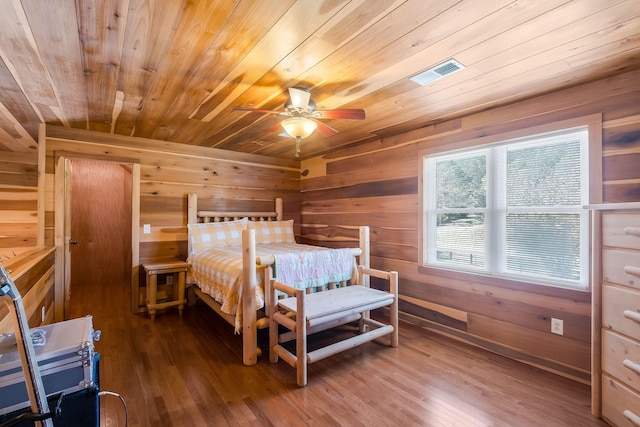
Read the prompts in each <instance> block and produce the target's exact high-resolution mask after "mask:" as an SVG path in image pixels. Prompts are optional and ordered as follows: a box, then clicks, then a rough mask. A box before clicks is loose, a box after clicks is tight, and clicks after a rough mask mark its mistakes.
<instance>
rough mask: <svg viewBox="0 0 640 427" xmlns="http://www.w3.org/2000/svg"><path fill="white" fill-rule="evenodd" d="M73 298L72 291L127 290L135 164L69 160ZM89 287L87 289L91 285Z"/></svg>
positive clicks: (129, 278) (69, 293)
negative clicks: (132, 170)
mask: <svg viewBox="0 0 640 427" xmlns="http://www.w3.org/2000/svg"><path fill="white" fill-rule="evenodd" d="M69 181H70V182H69V189H68V198H69V204H68V206H69V215H70V218H69V234H68V238H69V256H70V260H68V262H69V266H70V274H69V275H70V278H69V288H70V289H69V290H68V295H67V297H68V298H69V297H70V295H72V294H73V292H74V291H75V292H80V291H87V290H91V289H93V290H97V289H98V287H104V286H109V289H110V291H115V292H127V293H128V292H129V282H130V280H131V257H132V250H131V238H132V236H131V234H132V232H131V184H132V172H131V165H128V164H119V163H110V162H103V161H92V160H71V167H70V179H69ZM87 287H88V289H87Z"/></svg>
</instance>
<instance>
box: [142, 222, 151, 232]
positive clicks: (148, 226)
mask: <svg viewBox="0 0 640 427" xmlns="http://www.w3.org/2000/svg"><path fill="white" fill-rule="evenodd" d="M142 232H143V233H144V234H151V224H144V225H143V226H142Z"/></svg>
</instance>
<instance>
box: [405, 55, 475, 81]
mask: <svg viewBox="0 0 640 427" xmlns="http://www.w3.org/2000/svg"><path fill="white" fill-rule="evenodd" d="M460 70H464V65H462V64H461V63H459V62H458V61H456V60H455V59H450V60H448V61H447V62H443V63H442V64H438V65H436V66H435V67H433V68H430V69H428V70H427V71H423V72H422V73H420V74H416V75H415V76H413V77H411V79H410V80H411V81H414V82H416V83H418V84H419V85H422V86H425V85H428V84H429V83H432V82H435V81H436V80H439V79H441V78H443V77H444V76H448V75H449V74H453V73H455V72H456V71H460Z"/></svg>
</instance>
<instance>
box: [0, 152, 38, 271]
mask: <svg viewBox="0 0 640 427" xmlns="http://www.w3.org/2000/svg"><path fill="white" fill-rule="evenodd" d="M37 223H38V158H37V154H36V153H35V152H32V153H30V152H9V151H0V259H3V260H7V259H9V258H12V257H14V256H16V255H18V254H19V253H21V252H24V251H25V250H27V249H29V248H32V247H34V246H36V244H37Z"/></svg>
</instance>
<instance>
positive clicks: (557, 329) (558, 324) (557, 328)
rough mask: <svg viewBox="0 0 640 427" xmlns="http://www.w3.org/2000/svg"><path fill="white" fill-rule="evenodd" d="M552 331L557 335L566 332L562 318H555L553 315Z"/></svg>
mask: <svg viewBox="0 0 640 427" xmlns="http://www.w3.org/2000/svg"><path fill="white" fill-rule="evenodd" d="M551 333H553V334H557V335H563V334H564V322H563V321H562V319H554V318H553V317H552V318H551Z"/></svg>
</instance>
